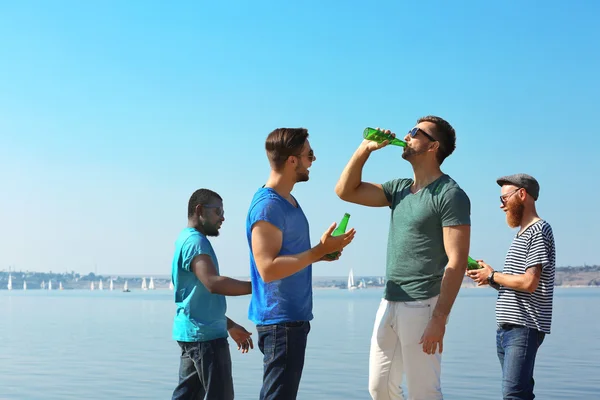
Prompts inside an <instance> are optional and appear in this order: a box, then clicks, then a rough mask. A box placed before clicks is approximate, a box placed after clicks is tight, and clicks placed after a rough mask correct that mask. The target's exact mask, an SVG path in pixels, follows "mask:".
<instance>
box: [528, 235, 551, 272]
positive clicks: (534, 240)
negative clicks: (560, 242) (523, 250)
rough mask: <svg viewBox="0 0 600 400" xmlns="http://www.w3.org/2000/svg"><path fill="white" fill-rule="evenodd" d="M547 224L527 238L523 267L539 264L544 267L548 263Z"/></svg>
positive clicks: (548, 241)
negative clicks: (527, 246) (527, 244)
mask: <svg viewBox="0 0 600 400" xmlns="http://www.w3.org/2000/svg"><path fill="white" fill-rule="evenodd" d="M548 229H550V227H549V226H548V225H545V226H543V228H542V229H538V230H535V231H534V232H533V233H532V235H531V237H530V239H529V249H528V251H527V258H526V260H525V269H527V268H531V267H533V266H535V265H541V266H542V269H544V268H545V267H546V266H547V265H548V264H549V263H550V255H549V252H550V235H549V234H548V233H549V232H548Z"/></svg>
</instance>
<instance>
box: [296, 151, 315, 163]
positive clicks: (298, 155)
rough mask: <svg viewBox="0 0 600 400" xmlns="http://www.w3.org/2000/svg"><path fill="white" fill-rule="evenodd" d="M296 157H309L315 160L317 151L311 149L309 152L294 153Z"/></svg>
mask: <svg viewBox="0 0 600 400" xmlns="http://www.w3.org/2000/svg"><path fill="white" fill-rule="evenodd" d="M294 156H295V157H301V158H302V157H308V159H309V160H310V161H315V152H314V151H312V150H310V151H309V152H308V154H294Z"/></svg>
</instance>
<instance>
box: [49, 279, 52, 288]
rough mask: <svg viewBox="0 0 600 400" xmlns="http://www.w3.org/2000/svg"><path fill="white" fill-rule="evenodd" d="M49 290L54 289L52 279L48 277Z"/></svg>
mask: <svg viewBox="0 0 600 400" xmlns="http://www.w3.org/2000/svg"><path fill="white" fill-rule="evenodd" d="M48 290H52V279H48Z"/></svg>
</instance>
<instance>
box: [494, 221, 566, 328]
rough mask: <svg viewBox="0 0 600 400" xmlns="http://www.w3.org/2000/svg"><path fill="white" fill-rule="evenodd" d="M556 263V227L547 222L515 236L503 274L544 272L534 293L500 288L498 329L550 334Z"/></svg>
mask: <svg viewBox="0 0 600 400" xmlns="http://www.w3.org/2000/svg"><path fill="white" fill-rule="evenodd" d="M555 259H556V257H555V250H554V235H553V234H552V227H551V226H550V224H548V223H547V222H546V221H544V220H540V221H537V222H535V223H534V224H532V225H530V226H529V227H527V228H526V229H525V231H523V232H522V233H521V234H520V235H519V234H517V235H516V236H515V238H514V239H513V242H512V244H511V246H510V249H508V254H507V255H506V260H505V262H504V270H503V271H502V273H503V274H509V275H520V274H524V273H525V271H526V270H527V269H528V268H530V267H533V266H535V265H541V267H542V272H541V275H540V281H539V284H538V287H537V289H536V290H535V291H534V292H533V293H526V292H520V291H517V290H514V289H510V288H507V287H504V286H501V287H500V288H499V290H498V301H497V302H496V321H497V323H498V325H500V324H504V323H508V324H515V325H521V326H526V327H528V328H531V329H536V330H538V331H540V332H544V333H546V334H549V333H550V325H551V323H552V298H553V295H554V274H555Z"/></svg>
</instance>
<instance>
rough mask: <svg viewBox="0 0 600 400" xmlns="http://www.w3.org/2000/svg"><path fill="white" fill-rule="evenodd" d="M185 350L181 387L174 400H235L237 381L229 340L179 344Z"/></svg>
mask: <svg viewBox="0 0 600 400" xmlns="http://www.w3.org/2000/svg"><path fill="white" fill-rule="evenodd" d="M177 343H179V347H181V360H180V363H179V384H178V385H177V387H176V388H175V390H174V391H173V397H172V400H188V399H194V400H212V399H214V400H232V399H233V378H232V376H231V354H230V353H229V343H228V342H227V338H221V339H215V340H210V341H208V342H193V343H189V342H177Z"/></svg>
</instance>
